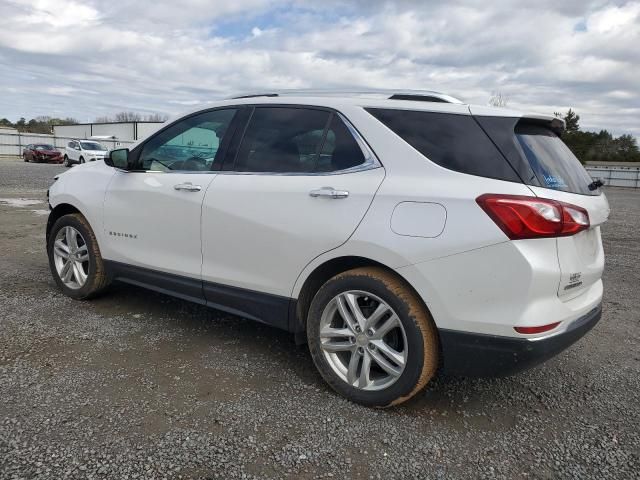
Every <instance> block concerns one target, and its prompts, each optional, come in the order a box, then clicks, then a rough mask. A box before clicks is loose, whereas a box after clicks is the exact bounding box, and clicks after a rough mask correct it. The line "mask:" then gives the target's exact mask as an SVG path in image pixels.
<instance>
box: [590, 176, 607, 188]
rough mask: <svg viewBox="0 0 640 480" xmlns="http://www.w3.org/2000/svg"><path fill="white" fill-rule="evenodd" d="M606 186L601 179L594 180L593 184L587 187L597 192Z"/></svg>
mask: <svg viewBox="0 0 640 480" xmlns="http://www.w3.org/2000/svg"><path fill="white" fill-rule="evenodd" d="M603 185H604V183H602V180H600V179H599V178H598V179H596V180H594V181H593V182H591V183H590V184H589V185H587V186H588V187H589V190H597V189H598V188H600V187H602V186H603Z"/></svg>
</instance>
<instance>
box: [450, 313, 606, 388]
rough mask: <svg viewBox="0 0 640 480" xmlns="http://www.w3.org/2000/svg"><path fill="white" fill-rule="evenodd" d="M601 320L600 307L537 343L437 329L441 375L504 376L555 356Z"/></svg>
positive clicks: (534, 341) (536, 341) (522, 339)
mask: <svg viewBox="0 0 640 480" xmlns="http://www.w3.org/2000/svg"><path fill="white" fill-rule="evenodd" d="M601 316H602V304H598V306H597V307H595V308H594V309H593V310H591V311H590V312H589V313H587V314H586V315H583V316H582V317H580V318H578V319H577V320H574V321H573V322H571V324H570V325H569V328H568V329H567V330H565V331H564V332H562V333H559V334H557V335H553V336H551V337H547V338H542V339H539V340H528V339H524V338H512V337H503V336H497V335H483V334H478V333H466V332H460V331H454V330H446V329H440V330H439V334H440V342H441V347H442V355H443V358H444V364H443V371H444V373H446V374H450V375H461V376H471V377H496V376H498V377H499V376H507V375H511V374H514V373H517V372H519V371H522V370H526V369H527V368H531V367H533V366H535V365H538V364H540V363H542V362H544V361H546V360H548V359H550V358H551V357H553V356H555V355H557V354H558V353H560V352H561V351H563V350H564V349H566V348H567V347H569V346H570V345H572V344H573V343H575V342H576V341H578V340H579V339H580V338H582V337H583V336H584V335H585V334H586V333H587V332H588V331H589V330H591V329H592V328H593V327H594V326H595V324H596V323H598V321H599V320H600V317H601Z"/></svg>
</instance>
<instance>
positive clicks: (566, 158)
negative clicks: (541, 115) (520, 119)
mask: <svg viewBox="0 0 640 480" xmlns="http://www.w3.org/2000/svg"><path fill="white" fill-rule="evenodd" d="M515 134H516V138H517V139H518V144H519V145H520V147H521V148H522V151H523V152H524V155H525V157H526V159H527V160H528V162H529V165H531V168H532V170H533V172H534V173H535V175H536V177H537V178H538V181H539V182H540V184H541V186H543V187H545V188H551V189H553V190H561V191H563V192H571V193H580V194H583V195H598V194H599V193H600V192H599V190H598V189H594V190H590V189H589V185H590V184H591V182H593V180H592V179H591V177H590V176H589V174H588V173H587V171H586V170H585V169H584V167H583V166H582V165H581V164H580V162H579V161H578V159H577V158H576V157H575V155H574V154H573V153H572V152H571V150H569V147H567V146H566V145H565V143H564V142H563V141H562V140H561V139H560V137H558V136H557V135H556V134H555V133H554V132H553V131H551V130H549V129H548V128H545V127H542V126H539V125H528V124H518V125H517V126H516V128H515Z"/></svg>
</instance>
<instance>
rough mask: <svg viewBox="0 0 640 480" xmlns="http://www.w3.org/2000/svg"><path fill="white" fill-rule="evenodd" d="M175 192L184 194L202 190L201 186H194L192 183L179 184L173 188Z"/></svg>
mask: <svg viewBox="0 0 640 480" xmlns="http://www.w3.org/2000/svg"><path fill="white" fill-rule="evenodd" d="M173 188H174V190H182V191H184V192H199V191H200V190H202V187H201V186H200V185H194V184H192V183H191V182H185V183H179V184H177V185H174V186H173Z"/></svg>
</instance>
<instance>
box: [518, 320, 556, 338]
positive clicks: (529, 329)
mask: <svg viewBox="0 0 640 480" xmlns="http://www.w3.org/2000/svg"><path fill="white" fill-rule="evenodd" d="M558 325H560V322H556V323H550V324H549V325H540V326H539V327H513V329H514V330H515V331H516V332H518V333H524V334H526V335H531V334H533V333H543V332H548V331H549V330H553V329H554V328H556V327H557V326H558Z"/></svg>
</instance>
